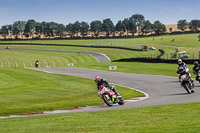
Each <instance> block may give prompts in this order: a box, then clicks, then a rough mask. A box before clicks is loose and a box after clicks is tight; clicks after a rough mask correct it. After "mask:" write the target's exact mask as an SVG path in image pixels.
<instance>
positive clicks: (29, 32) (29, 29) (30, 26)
mask: <svg viewBox="0 0 200 133" xmlns="http://www.w3.org/2000/svg"><path fill="white" fill-rule="evenodd" d="M35 26H36V21H35V20H33V19H30V20H28V21H27V22H26V24H25V29H24V35H25V36H26V37H29V36H31V37H32V36H33V34H34V32H35Z"/></svg>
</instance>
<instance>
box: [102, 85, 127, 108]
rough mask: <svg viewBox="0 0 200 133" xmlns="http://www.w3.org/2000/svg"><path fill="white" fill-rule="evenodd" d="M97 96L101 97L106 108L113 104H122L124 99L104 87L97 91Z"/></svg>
mask: <svg viewBox="0 0 200 133" xmlns="http://www.w3.org/2000/svg"><path fill="white" fill-rule="evenodd" d="M98 96H99V97H101V98H102V99H103V100H104V102H105V103H106V104H107V105H108V106H113V104H116V103H118V104H119V105H123V104H124V99H123V97H122V96H121V95H119V96H117V95H116V94H115V93H114V92H113V91H112V90H111V89H109V88H107V87H105V86H103V87H102V88H101V89H100V90H99V91H98Z"/></svg>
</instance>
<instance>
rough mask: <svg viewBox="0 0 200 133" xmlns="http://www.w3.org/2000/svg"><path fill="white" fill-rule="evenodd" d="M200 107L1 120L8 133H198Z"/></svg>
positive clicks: (190, 104)
mask: <svg viewBox="0 0 200 133" xmlns="http://www.w3.org/2000/svg"><path fill="white" fill-rule="evenodd" d="M199 105H200V103H199V102H194V103H184V104H174V105H162V106H151V107H140V108H132V109H123V110H109V111H98V112H84V113H67V114H57V115H46V116H32V117H24V118H9V119H0V130H1V132H2V133H8V132H21V133H23V132H27V131H28V132H30V133H35V132H37V133H43V132H54V133H60V132H73V133H79V132H92V133H93V132H97V133H100V132H130V133H132V132H134V133H155V132H156V133H160V132H162V133H163V132H164V133H197V132H199V130H200V125H199V122H200V119H199V118H200V113H199V110H200V106H199Z"/></svg>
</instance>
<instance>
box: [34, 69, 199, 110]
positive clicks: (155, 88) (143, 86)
mask: <svg viewBox="0 0 200 133" xmlns="http://www.w3.org/2000/svg"><path fill="white" fill-rule="evenodd" d="M30 69H34V70H38V71H44V72H48V73H56V74H64V75H72V76H77V77H83V78H89V79H93V78H94V77H95V76H97V75H98V76H100V77H102V78H105V79H106V80H107V81H108V82H110V83H114V84H118V85H123V86H127V87H129V88H135V89H137V90H140V91H142V92H145V93H146V94H147V95H148V98H146V99H145V100H141V101H138V102H132V103H127V104H124V105H118V106H112V107H108V106H104V107H88V108H85V109H82V110H74V111H71V112H85V111H100V110H113V109H124V108H135V107H144V106H153V105H164V104H176V103H186V102H195V101H199V99H200V97H199V94H200V91H199V88H200V85H199V83H197V82H195V84H196V86H195V90H196V91H195V93H192V94H188V93H187V92H186V91H185V90H184V88H182V87H181V86H180V83H179V82H178V78H177V77H170V76H157V75H145V74H132V73H121V72H109V71H101V70H91V69H82V68H73V67H67V68H30ZM94 88H95V87H94ZM99 100H101V99H99Z"/></svg>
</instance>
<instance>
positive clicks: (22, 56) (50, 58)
mask: <svg viewBox="0 0 200 133" xmlns="http://www.w3.org/2000/svg"><path fill="white" fill-rule="evenodd" d="M0 54H1V56H0V67H34V65H35V61H36V60H39V63H40V64H39V66H40V67H47V66H50V67H67V65H68V64H69V63H74V64H76V63H86V64H88V63H97V60H96V59H95V58H94V57H92V56H90V55H87V54H81V55H80V54H78V53H77V54H76V53H71V54H70V53H58V52H41V51H26V50H5V49H0Z"/></svg>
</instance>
